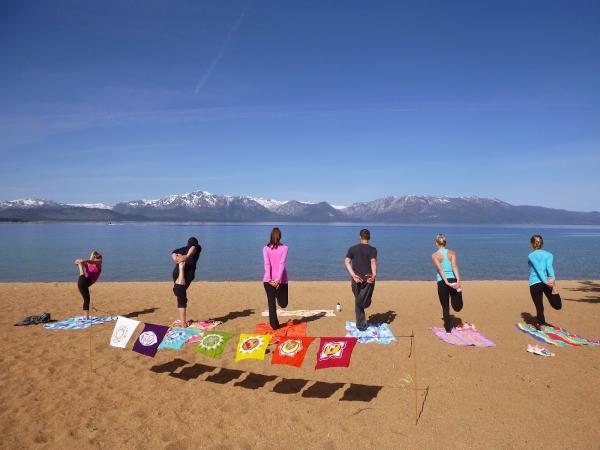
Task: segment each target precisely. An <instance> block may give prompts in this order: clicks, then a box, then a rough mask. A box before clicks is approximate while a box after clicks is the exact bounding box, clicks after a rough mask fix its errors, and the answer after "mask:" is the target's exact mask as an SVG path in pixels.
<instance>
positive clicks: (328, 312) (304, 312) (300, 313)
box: [261, 309, 335, 317]
mask: <svg viewBox="0 0 600 450" xmlns="http://www.w3.org/2000/svg"><path fill="white" fill-rule="evenodd" d="M319 314H321V315H323V316H325V317H335V313H334V312H333V309H296V310H291V311H287V310H285V309H278V310H277V315H278V316H279V317H292V316H297V317H311V316H318V315H319ZM261 315H262V316H263V317H269V310H268V309H265V310H264V311H263V312H262V313H261Z"/></svg>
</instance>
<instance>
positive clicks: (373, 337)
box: [346, 321, 397, 345]
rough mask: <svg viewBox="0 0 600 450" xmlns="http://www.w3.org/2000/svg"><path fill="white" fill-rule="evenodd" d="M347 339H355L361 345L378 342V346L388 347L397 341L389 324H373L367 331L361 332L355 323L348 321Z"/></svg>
mask: <svg viewBox="0 0 600 450" xmlns="http://www.w3.org/2000/svg"><path fill="white" fill-rule="evenodd" d="M346 337H355V338H357V339H358V342H359V343H360V344H368V343H369V342H376V343H378V344H383V345H388V344H391V343H392V342H395V341H396V340H397V339H396V336H394V333H392V330H391V329H390V326H389V325H388V324H387V323H382V324H371V325H369V326H368V327H367V329H366V330H364V331H361V330H359V329H358V328H356V323H355V322H350V321H348V322H346Z"/></svg>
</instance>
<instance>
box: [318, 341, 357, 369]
mask: <svg viewBox="0 0 600 450" xmlns="http://www.w3.org/2000/svg"><path fill="white" fill-rule="evenodd" d="M356 341H357V339H356V338H353V337H350V338H347V337H322V338H321V343H320V345H319V351H318V352H317V365H316V366H315V369H326V368H328V367H348V366H349V365H350V357H351V356H352V350H354V346H355V345H356Z"/></svg>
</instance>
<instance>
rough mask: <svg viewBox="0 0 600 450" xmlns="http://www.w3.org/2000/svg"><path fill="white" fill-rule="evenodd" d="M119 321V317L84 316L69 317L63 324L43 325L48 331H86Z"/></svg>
mask: <svg viewBox="0 0 600 450" xmlns="http://www.w3.org/2000/svg"><path fill="white" fill-rule="evenodd" d="M113 320H117V316H114V317H111V316H107V317H94V316H91V317H90V318H89V319H86V318H85V317H83V316H77V317H69V318H68V319H66V320H63V321H62V322H54V323H46V324H44V325H42V326H43V327H44V328H45V329H46V330H84V329H86V328H89V327H91V326H92V325H102V324H103V323H106V322H112V321H113Z"/></svg>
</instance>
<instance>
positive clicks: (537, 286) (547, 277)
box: [527, 234, 562, 330]
mask: <svg viewBox="0 0 600 450" xmlns="http://www.w3.org/2000/svg"><path fill="white" fill-rule="evenodd" d="M530 242H531V247H532V248H533V251H532V252H531V253H530V254H529V256H528V258H527V259H528V264H529V292H530V293H531V299H532V300H533V304H534V305H535V310H536V314H537V324H536V325H535V327H536V328H537V329H538V330H539V329H540V327H542V326H543V325H549V324H548V323H546V318H545V317H544V301H543V299H544V297H543V296H544V295H545V296H546V298H547V299H548V302H550V306H552V308H554V309H561V308H562V300H561V298H560V295H559V294H558V291H557V289H556V275H555V273H554V267H553V266H552V263H553V261H554V256H552V253H550V252H547V251H546V250H542V247H543V246H544V239H543V238H542V236H540V235H539V234H534V235H533V236H531V240H530Z"/></svg>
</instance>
